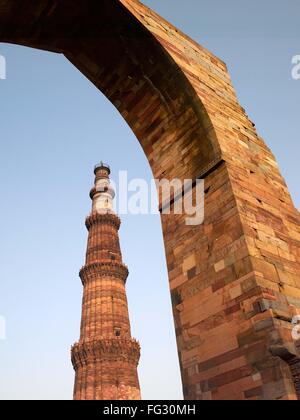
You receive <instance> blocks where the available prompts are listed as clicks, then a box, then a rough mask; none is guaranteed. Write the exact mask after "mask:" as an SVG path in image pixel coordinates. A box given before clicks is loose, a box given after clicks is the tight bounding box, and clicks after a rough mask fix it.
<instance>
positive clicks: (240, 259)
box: [0, 0, 300, 400]
mask: <svg viewBox="0 0 300 420" xmlns="http://www.w3.org/2000/svg"><path fill="white" fill-rule="evenodd" d="M0 7H1V13H0V40H1V41H7V42H15V43H20V44H23V45H29V46H32V47H36V48H44V49H47V50H51V51H57V52H62V53H64V54H65V56H66V57H67V58H68V59H69V60H70V61H71V62H72V63H73V64H74V65H75V66H76V67H77V68H78V69H79V70H80V71H81V72H82V73H83V74H85V75H86V76H87V77H88V78H89V79H90V80H91V81H92V82H93V83H94V84H95V86H97V87H98V88H99V89H100V90H101V91H102V92H103V93H104V94H105V95H106V97H107V98H108V99H109V100H110V101H111V102H112V103H113V104H114V105H115V106H116V108H117V109H118V110H119V112H120V113H121V115H122V116H123V117H124V118H125V120H126V121H127V123H128V124H129V125H130V127H131V128H132V130H133V132H134V133H135V135H136V137H137V138H138V140H139V141H140V143H141V145H142V147H143V149H144V151H145V154H146V155H147V158H148V160H149V162H150V165H151V167H152V170H153V173H154V176H155V177H156V178H158V179H161V178H169V179H173V178H179V179H184V178H191V179H196V178H197V177H203V178H204V179H205V191H206V195H205V220H204V224H203V225H201V226H194V227H192V226H186V224H185V220H184V217H183V216H180V215H176V216H174V215H162V225H163V231H164V239H165V247H166V255H167V264H168V269H169V278H170V288H171V293H172V301H173V312H174V319H175V324H176V334H177V342H178V350H179V356H180V364H181V370H182V378H183V389H184V395H185V398H187V399H190V398H196V399H283V400H284V399H296V398H297V391H298V389H299V388H298V386H299V384H298V382H297V380H296V379H295V378H296V377H297V375H298V373H297V369H298V368H297V366H298V365H297V363H298V362H297V360H299V352H298V350H297V348H295V346H294V343H293V340H292V335H291V328H292V326H291V319H292V317H293V316H294V315H295V313H296V314H297V313H299V309H300V280H299V279H300V276H299V274H300V247H299V244H300V216H299V212H298V211H297V209H296V208H295V207H294V205H293V203H292V200H291V197H290V195H289V192H288V189H287V186H286V184H285V182H284V180H283V178H282V176H281V174H280V172H279V169H278V165H277V163H276V160H275V158H274V156H273V155H272V153H271V151H270V150H269V149H268V147H267V146H266V144H265V143H264V141H263V140H262V139H261V137H259V135H258V134H257V132H256V129H255V126H254V124H253V123H252V122H251V121H250V120H249V118H248V116H247V114H246V113H245V110H244V109H243V108H242V107H241V106H240V105H239V103H238V101H237V97H236V94H235V92H234V88H233V86H232V84H231V80H230V77H229V75H228V72H227V68H226V65H225V64H224V63H223V62H222V61H221V60H219V59H218V58H216V57H215V56H214V55H212V54H211V53H210V52H208V51H207V50H205V49H204V48H202V47H201V46H199V45H198V44H196V43H195V42H194V41H192V40H191V39H189V38H188V37H187V36H185V35H184V34H182V33H181V32H180V31H178V30H177V29H176V28H174V27H173V26H172V25H170V24H169V23H168V22H166V21H165V20H164V19H162V18H161V17H159V16H158V15H157V14H155V13H154V12H153V11H151V10H150V9H148V8H147V7H145V6H143V5H142V4H141V3H140V2H139V1H137V0H119V1H118V0H109V1H108V0H103V1H101V2H98V1H88V2H87V1H86V0H85V1H83V0H79V1H77V2H76V6H75V5H74V2H70V1H65V2H49V1H47V2H46V1H43V0H35V1H32V2H30V5H27V4H26V8H25V6H24V9H22V7H23V6H20V4H19V2H17V1H10V2H7V1H4V0H0ZM16 8H18V14H17V13H15V10H16ZM91 292H92V291H91ZM274 345H280V346H283V347H284V348H289V349H290V348H291V347H293V351H292V353H293V354H294V359H293V360H294V361H293V363H292V364H291V363H290V362H288V361H287V360H284V359H282V357H281V356H280V355H274V354H272V352H271V351H270V349H271V348H272V347H273V346H274ZM290 351H291V350H290ZM295 366H296V367H295ZM86 374H87V375H89V373H86ZM296 388H297V391H296ZM298 395H299V394H298Z"/></svg>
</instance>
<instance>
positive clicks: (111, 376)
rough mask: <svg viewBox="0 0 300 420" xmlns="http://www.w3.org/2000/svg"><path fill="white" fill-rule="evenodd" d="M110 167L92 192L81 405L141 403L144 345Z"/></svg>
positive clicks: (78, 368)
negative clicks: (136, 328)
mask: <svg viewBox="0 0 300 420" xmlns="http://www.w3.org/2000/svg"><path fill="white" fill-rule="evenodd" d="M109 175H110V168H109V166H108V165H106V164H103V163H102V162H101V163H100V164H99V165H97V166H96V167H95V186H94V188H93V189H92V190H91V193H90V197H91V199H92V203H93V204H92V212H91V214H90V216H89V217H88V218H87V219H86V227H87V229H88V232H89V235H88V244H87V253H86V264H85V266H84V267H83V268H82V269H81V271H80V278H81V281H82V284H83V301H82V319H81V331H80V340H79V342H78V343H76V344H75V345H74V346H73V347H72V351H71V353H72V364H73V367H74V369H75V372H76V375H75V386H74V399H75V400H139V399H140V398H141V395H140V386H139V380H138V374H137V366H138V362H139V359H140V345H139V343H138V342H137V341H136V340H134V339H132V337H131V331H130V321H129V314H128V305H127V297H126V291H125V283H126V279H127V276H128V269H127V267H126V265H125V264H123V261H122V254H121V250H120V243H119V235H118V230H119V228H120V224H121V222H120V219H119V217H118V216H117V215H116V214H115V212H114V210H113V199H114V196H115V192H114V190H113V188H112V187H111V185H110V180H109Z"/></svg>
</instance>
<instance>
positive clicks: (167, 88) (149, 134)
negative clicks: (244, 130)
mask: <svg viewBox="0 0 300 420" xmlns="http://www.w3.org/2000/svg"><path fill="white" fill-rule="evenodd" d="M2 3H3V2H2ZM0 4H1V3H0ZM0 28H1V29H0V41H2V42H9V43H15V44H20V45H25V46H28V47H33V48H39V49H44V50H48V51H53V52H57V53H62V54H64V55H65V56H66V58H67V59H68V60H70V61H71V62H72V63H73V64H74V65H75V66H76V67H77V68H78V69H79V70H80V71H81V72H82V73H83V74H84V75H85V76H86V77H87V78H88V79H89V80H91V81H92V82H93V83H94V84H95V86H96V87H97V88H98V89H99V90H100V91H101V92H103V94H104V95H105V96H106V97H107V98H108V99H109V100H110V101H111V102H112V103H113V105H114V106H115V107H116V108H117V109H118V110H119V112H120V113H121V115H122V116H123V117H124V119H125V120H126V121H127V123H128V124H129V126H130V127H131V128H132V130H133V132H134V133H135V135H136V137H137V138H138V140H139V141H140V143H141V146H142V147H143V150H144V151H145V153H146V156H147V158H148V160H149V163H150V165H151V167H152V170H153V173H154V175H155V177H158V178H161V177H169V178H170V179H172V178H174V177H175V174H176V176H177V177H181V178H193V179H194V178H196V177H197V176H198V175H200V172H201V170H205V168H206V167H207V166H209V165H210V164H211V162H213V161H214V160H215V159H217V158H218V157H219V155H220V151H219V149H218V145H217V142H216V141H215V142H214V144H213V142H212V141H211V140H208V139H207V136H206V135H205V131H206V128H205V127H204V124H203V120H204V119H205V120H206V121H205V124H206V125H207V126H208V127H210V129H211V123H210V122H209V117H208V115H207V113H206V111H205V108H204V107H203V105H202V103H201V101H200V99H199V97H198V96H197V94H196V93H195V91H194V89H193V87H192V86H191V84H190V83H189V81H188V80H187V78H186V76H185V75H184V73H183V72H182V71H181V69H180V68H179V67H178V65H177V64H176V63H175V61H174V60H173V59H172V57H171V56H170V55H169V54H168V53H167V52H166V51H165V49H164V48H163V47H162V46H161V45H160V43H159V42H158V41H157V40H156V38H155V37H154V36H153V35H152V34H151V33H150V32H149V31H148V30H147V29H146V28H145V27H143V25H142V24H141V23H140V22H139V21H138V20H137V19H136V18H135V17H134V16H132V14H131V13H129V12H128V10H127V9H126V8H125V7H124V6H123V5H122V4H121V3H120V2H119V1H116V0H102V1H101V2H98V1H89V2H87V1H83V0H81V1H77V2H75V3H74V2H72V1H65V2H54V1H37V0H35V1H33V2H31V3H30V6H28V4H25V2H24V3H23V4H22V5H21V6H20V5H19V3H17V2H4V6H3V5H2V7H1V11H0ZM175 142H176V146H177V147H176V149H177V152H178V153H176V154H175V153H174V147H173V146H174V143H175ZM171 149H173V153H172V156H173V157H172V159H169V161H168V162H166V160H167V157H166V156H168V154H169V155H170V153H169V152H170V150H171ZM191 153H193V155H194V165H193V166H191V165H190V158H191ZM161 160H164V162H165V163H164V165H163V167H164V171H161V167H162V165H161ZM187 161H189V165H187ZM187 168H189V169H188V172H187Z"/></svg>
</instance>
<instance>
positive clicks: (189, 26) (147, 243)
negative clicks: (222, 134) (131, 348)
mask: <svg viewBox="0 0 300 420" xmlns="http://www.w3.org/2000/svg"><path fill="white" fill-rule="evenodd" d="M144 2H145V3H146V4H147V5H149V6H150V7H152V8H153V9H154V10H156V11H157V12H158V13H160V14H161V15H162V16H164V17H165V18H166V19H168V20H170V21H171V22H172V23H173V24H175V25H177V26H178V27H179V28H180V29H182V30H183V31H184V32H186V33H187V34H188V35H190V36H191V37H192V38H194V39H195V40H196V41H198V42H199V43H200V44H202V45H203V46H205V47H206V48H208V49H209V50H211V51H212V52H213V53H215V54H216V55H218V56H219V57H220V58H222V59H223V60H224V61H225V62H226V63H227V65H228V68H229V71H230V74H231V76H232V80H233V83H234V86H235V88H236V90H237V94H238V97H239V99H240V102H241V105H242V106H243V107H244V108H246V111H247V113H248V114H249V116H250V118H251V120H253V121H254V122H255V123H256V125H257V129H258V132H259V134H260V135H262V136H263V137H264V138H265V140H266V142H267V144H268V145H269V146H270V147H271V148H272V151H273V152H274V153H275V156H276V157H277V159H278V161H279V164H280V167H281V170H282V173H283V174H284V176H285V178H286V180H287V183H288V185H289V188H290V191H291V194H292V196H293V198H294V201H295V204H296V206H297V207H298V208H299V206H300V192H299V188H298V180H299V152H300V145H299V102H300V80H293V78H292V76H291V71H292V64H291V61H292V57H293V56H294V55H299V54H300V27H299V22H298V19H299V16H300V3H299V1H298V0H286V1H285V2H282V1H279V0H277V1H274V0H273V1H271V0H265V1H264V2H262V1H261V0H260V1H259V0H252V1H251V2H249V1H246V0H228V1H226V2H224V1H221V0H219V1H217V0H210V1H199V0H185V1H184V2H183V1H181V0H147V1H146V0H145V1H144ZM0 54H1V55H3V56H5V58H6V62H7V79H6V80H0V122H1V125H0V128H1V131H0V195H1V207H0V231H1V241H0V263H1V280H0V319H3V318H1V317H4V318H5V320H6V335H7V337H6V340H1V336H0V399H71V398H72V388H73V380H74V372H73V369H72V366H71V362H70V354H69V352H70V347H71V345H72V344H73V343H74V342H75V341H76V340H78V337H79V323H80V315H81V314H80V311H81V296H82V287H81V283H80V279H79V277H78V272H79V269H80V268H81V266H82V265H83V264H84V254H85V248H86V237H87V232H86V229H85V226H84V219H85V217H86V215H87V214H88V213H89V211H90V204H91V203H90V199H89V190H90V188H91V186H92V183H93V166H94V164H96V163H97V162H98V161H100V160H104V161H106V162H108V163H109V164H110V166H111V168H112V175H113V174H117V173H118V171H119V170H127V171H128V173H129V177H131V178H135V177H138V178H145V179H147V180H150V179H151V176H152V175H151V171H150V168H149V165H148V162H147V160H146V158H145V156H144V154H143V152H142V150H141V147H140V146H139V143H138V141H137V140H136V138H135V136H134V135H133V133H132V132H131V131H130V129H129V128H128V126H127V124H126V123H125V122H124V121H123V120H122V118H121V116H120V115H119V114H118V112H117V111H116V110H115V109H114V107H113V106H112V105H111V104H110V103H109V102H108V101H107V100H106V98H105V97H103V95H102V94H101V93H100V92H99V91H98V90H97V89H96V88H95V87H94V86H93V85H92V84H91V83H90V82H89V81H88V80H87V79H86V78H85V77H84V76H83V75H82V74H81V73H80V72H79V71H78V70H77V69H76V68H74V67H73V66H72V65H71V64H70V63H69V62H68V61H67V60H66V59H65V58H64V57H63V56H61V55H57V54H52V53H47V52H44V51H43V52H42V51H38V50H33V49H29V48H25V47H20V46H11V45H7V44H0ZM122 222H123V223H122V227H121V231H120V237H121V245H122V250H123V257H124V262H125V263H126V264H127V265H128V267H129V271H130V275H129V278H128V283H127V284H128V287H127V293H128V300H129V309H130V316H131V323H132V332H133V336H134V337H136V338H137V339H139V341H140V342H141V347H142V358H141V362H140V368H139V374H140V382H141V388H142V395H143V398H144V399H180V398H182V390H181V381H180V373H179V367H178V359H177V349H176V344H175V336H174V326H173V319H172V313H171V304H170V296H169V289H168V279H167V270H166V264H165V254H164V248H163V240H162V232H161V226H160V219H159V216H154V215H148V216H130V215H128V216H122Z"/></svg>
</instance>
